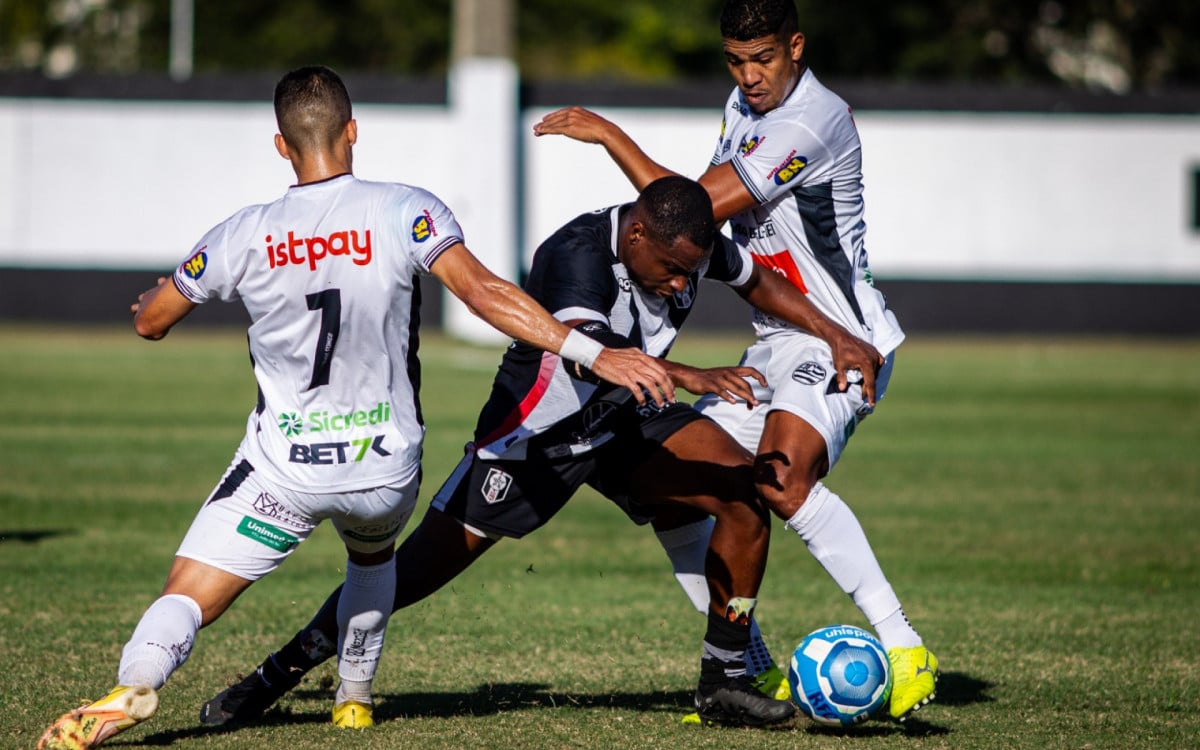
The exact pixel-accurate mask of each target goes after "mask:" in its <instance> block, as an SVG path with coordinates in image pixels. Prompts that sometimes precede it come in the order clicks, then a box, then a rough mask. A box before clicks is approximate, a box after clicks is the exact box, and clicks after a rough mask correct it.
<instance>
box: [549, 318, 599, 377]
mask: <svg viewBox="0 0 1200 750" xmlns="http://www.w3.org/2000/svg"><path fill="white" fill-rule="evenodd" d="M602 351H604V344H601V343H600V342H599V341H597V340H596V339H593V338H590V337H588V336H585V335H583V334H582V333H580V332H579V331H576V330H575V329H573V328H572V329H571V332H570V333H568V334H567V337H566V338H565V339H563V342H562V346H560V347H559V349H558V356H560V357H562V358H563V359H569V360H571V361H572V362H577V363H579V364H580V365H582V366H584V367H586V368H588V369H589V370H590V369H591V368H592V365H594V364H596V357H599V356H600V352H602Z"/></svg>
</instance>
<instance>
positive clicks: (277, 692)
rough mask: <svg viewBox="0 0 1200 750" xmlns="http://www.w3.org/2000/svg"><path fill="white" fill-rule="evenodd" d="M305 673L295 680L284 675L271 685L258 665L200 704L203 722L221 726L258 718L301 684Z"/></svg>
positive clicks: (201, 720)
mask: <svg viewBox="0 0 1200 750" xmlns="http://www.w3.org/2000/svg"><path fill="white" fill-rule="evenodd" d="M303 676H304V675H303V674H298V675H296V679H295V681H294V682H292V681H290V680H286V679H285V680H278V681H276V682H275V683H273V684H271V685H268V684H267V683H266V681H265V680H263V678H262V675H261V674H260V672H259V670H257V669H256V670H254V671H253V672H251V673H250V674H249V675H247V676H246V677H243V678H242V679H241V681H240V682H237V683H234V684H233V685H230V686H229V687H227V688H225V689H224V690H222V691H221V692H219V693H217V694H216V695H215V696H214V697H213V698H212V699H211V700H209V701H208V703H205V704H204V705H203V706H202V707H201V708H200V723H201V724H207V725H209V726H218V727H219V726H223V725H225V724H238V723H241V722H244V721H250V720H251V719H257V718H258V717H260V716H262V715H263V714H264V713H266V711H267V709H268V708H270V707H271V706H273V705H275V701H277V700H279V699H280V698H282V697H283V695H284V694H285V693H287V692H288V691H289V690H291V689H292V688H294V687H296V686H297V685H299V684H300V679H301V678H302V677H303Z"/></svg>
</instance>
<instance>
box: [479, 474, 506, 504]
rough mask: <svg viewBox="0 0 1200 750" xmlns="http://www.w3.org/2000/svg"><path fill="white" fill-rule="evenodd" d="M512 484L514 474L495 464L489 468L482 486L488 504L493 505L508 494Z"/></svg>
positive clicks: (481, 489) (481, 490)
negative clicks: (502, 469) (498, 467)
mask: <svg viewBox="0 0 1200 750" xmlns="http://www.w3.org/2000/svg"><path fill="white" fill-rule="evenodd" d="M511 485H512V475H511V474H509V473H507V472H505V471H501V470H500V469H497V468H496V467H495V466H493V467H492V468H490V469H488V473H487V477H486V478H485V479H484V480H483V487H482V488H480V492H482V493H483V499H484V500H485V501H487V504H488V505H493V504H495V503H498V502H500V501H501V500H503V499H504V498H505V497H506V496H507V495H508V488H509V487H510V486H511Z"/></svg>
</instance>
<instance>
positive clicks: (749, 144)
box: [738, 135, 796, 157]
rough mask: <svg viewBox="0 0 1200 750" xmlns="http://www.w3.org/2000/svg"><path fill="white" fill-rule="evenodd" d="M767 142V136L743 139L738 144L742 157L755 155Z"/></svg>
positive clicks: (753, 136)
mask: <svg viewBox="0 0 1200 750" xmlns="http://www.w3.org/2000/svg"><path fill="white" fill-rule="evenodd" d="M766 140H767V137H766V136H763V137H762V138H759V137H758V136H757V135H752V136H750V138H749V140H747V139H744V138H743V139H742V142H741V143H739V144H738V151H741V152H742V156H744V157H745V156H749V155H750V154H753V153H754V152H755V151H757V150H758V147H759V146H761V145H763V143H765V142H766ZM792 153H796V152H795V151H793V152H792Z"/></svg>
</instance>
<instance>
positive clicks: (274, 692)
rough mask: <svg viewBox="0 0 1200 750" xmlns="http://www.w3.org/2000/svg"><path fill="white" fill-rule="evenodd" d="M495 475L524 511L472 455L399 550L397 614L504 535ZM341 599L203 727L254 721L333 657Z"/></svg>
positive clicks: (233, 689)
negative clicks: (490, 495)
mask: <svg viewBox="0 0 1200 750" xmlns="http://www.w3.org/2000/svg"><path fill="white" fill-rule="evenodd" d="M513 470H514V471H517V469H515V468H514V469H513ZM497 472H500V473H501V474H504V476H506V477H508V480H507V484H506V486H505V490H506V493H507V494H508V499H509V500H510V502H511V503H512V505H514V506H521V505H522V504H523V502H524V499H525V498H524V496H523V494H522V493H521V492H520V490H519V489H518V488H517V487H516V486H515V483H514V482H513V480H512V475H511V474H509V473H506V472H504V471H503V470H502V469H501V468H500V467H498V466H496V465H493V464H490V463H488V462H483V461H479V460H478V459H477V458H476V456H475V455H474V453H473V452H472V453H468V455H467V456H466V457H464V458H463V460H462V461H461V462H460V463H459V466H458V468H456V469H455V471H454V472H453V473H452V474H451V476H450V477H449V478H448V479H447V480H446V482H445V484H443V485H442V487H441V489H439V490H438V492H437V495H436V496H435V498H434V500H433V502H432V503H431V505H430V507H429V509H428V510H427V511H426V513H425V516H424V517H423V518H422V519H421V522H420V523H419V524H418V525H417V527H416V529H414V530H413V532H412V533H411V534H409V535H408V537H406V538H405V539H404V540H403V541H402V542H401V543H400V545H399V547H397V549H396V554H395V558H394V561H395V570H396V587H395V598H394V600H393V605H392V607H393V611H395V610H399V609H402V608H404V607H407V606H408V605H410V604H414V603H416V602H418V601H420V600H422V599H424V598H425V597H427V596H429V595H430V594H432V593H434V592H435V591H437V590H438V589H440V588H441V587H442V586H444V585H445V584H446V583H448V582H450V581H451V580H453V579H454V578H455V577H456V576H457V575H458V574H459V573H461V572H462V571H464V570H466V569H467V568H468V567H469V566H470V565H471V564H472V563H473V562H475V560H477V559H479V558H480V557H481V556H482V555H483V554H484V553H485V552H486V551H487V550H489V549H491V547H492V546H493V545H494V544H495V543H496V541H498V539H499V538H501V537H502V536H504V535H505V534H497V533H490V532H489V531H485V530H484V527H490V525H491V523H492V522H493V521H496V520H497V519H496V518H492V517H489V513H490V512H495V513H499V514H505V513H506V508H498V507H497V506H506V503H488V502H486V499H485V493H486V492H494V487H493V489H488V486H489V482H491V484H492V485H494V478H495V477H496V476H498V474H497ZM580 481H582V479H581V478H576V479H574V480H572V482H573V483H571V484H568V485H563V488H564V490H563V491H565V492H566V493H567V496H569V493H570V492H573V491H574V488H575V487H577V486H578V483H579V482H580ZM510 490H511V492H509V491H510ZM555 494H556V493H555V492H546V493H544V494H543V496H544V497H546V498H549V500H550V501H551V502H554V503H557V505H556V506H555V507H553V508H549V509H547V510H546V511H545V513H544V514H543V515H542V516H541V517H532V518H527V517H526V516H527V515H528V514H526V513H524V512H522V511H520V510H519V509H518V510H515V511H514V512H513V515H514V519H510V520H512V525H514V526H515V527H517V528H521V527H522V525H523V524H529V526H528V529H527V530H532V529H533V528H536V527H537V526H538V525H540V524H541V523H544V522H545V520H548V519H549V517H551V516H552V515H553V514H554V512H556V510H557V507H561V504H562V503H565V499H561V500H559V499H556V498H555V497H554V495H555ZM559 494H561V493H559ZM510 534H511V535H515V536H519V535H521V534H520V533H516V534H512V533H511V532H510ZM341 593H342V589H341V588H340V587H339V588H338V589H336V590H335V591H334V592H333V593H332V594H330V596H329V598H327V599H326V600H325V603H324V604H323V605H322V606H321V608H320V609H319V610H318V611H317V613H316V615H315V616H314V617H313V618H312V620H311V621H310V622H309V623H308V624H307V625H305V626H304V627H303V628H302V629H301V630H300V631H299V632H297V633H296V634H295V635H294V636H293V637H292V639H291V640H290V641H288V642H287V643H286V644H285V645H284V646H283V648H281V649H280V650H278V651H276V652H274V653H272V654H270V655H269V656H268V657H267V658H266V659H264V660H263V662H262V663H261V664H260V665H259V666H258V668H257V669H256V670H255V671H254V672H252V673H250V674H249V675H248V676H247V677H245V678H243V679H242V680H241V681H239V682H237V683H235V684H234V685H231V686H230V687H228V688H226V689H225V690H222V691H221V692H220V693H218V694H217V695H216V696H214V697H213V698H212V699H210V700H209V701H208V702H207V703H205V704H204V706H203V707H202V708H201V710H200V721H201V722H202V723H204V724H209V725H224V724H230V723H240V722H245V721H249V720H251V719H254V718H257V717H258V716H261V715H262V714H263V712H265V711H266V710H267V709H268V708H270V707H271V706H272V705H273V704H274V703H275V701H277V700H279V698H280V697H282V696H283V695H285V694H286V693H287V692H288V691H289V690H291V689H292V688H294V687H295V686H296V685H298V684H299V683H300V680H301V679H302V678H303V677H304V675H305V674H307V673H308V672H309V671H311V670H312V669H313V668H315V667H316V666H318V665H319V664H321V663H322V662H324V661H325V660H326V659H328V658H329V657H331V656H333V654H334V653H335V649H336V643H337V638H338V632H339V630H338V624H337V610H338V603H339V601H340V597H341Z"/></svg>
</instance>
